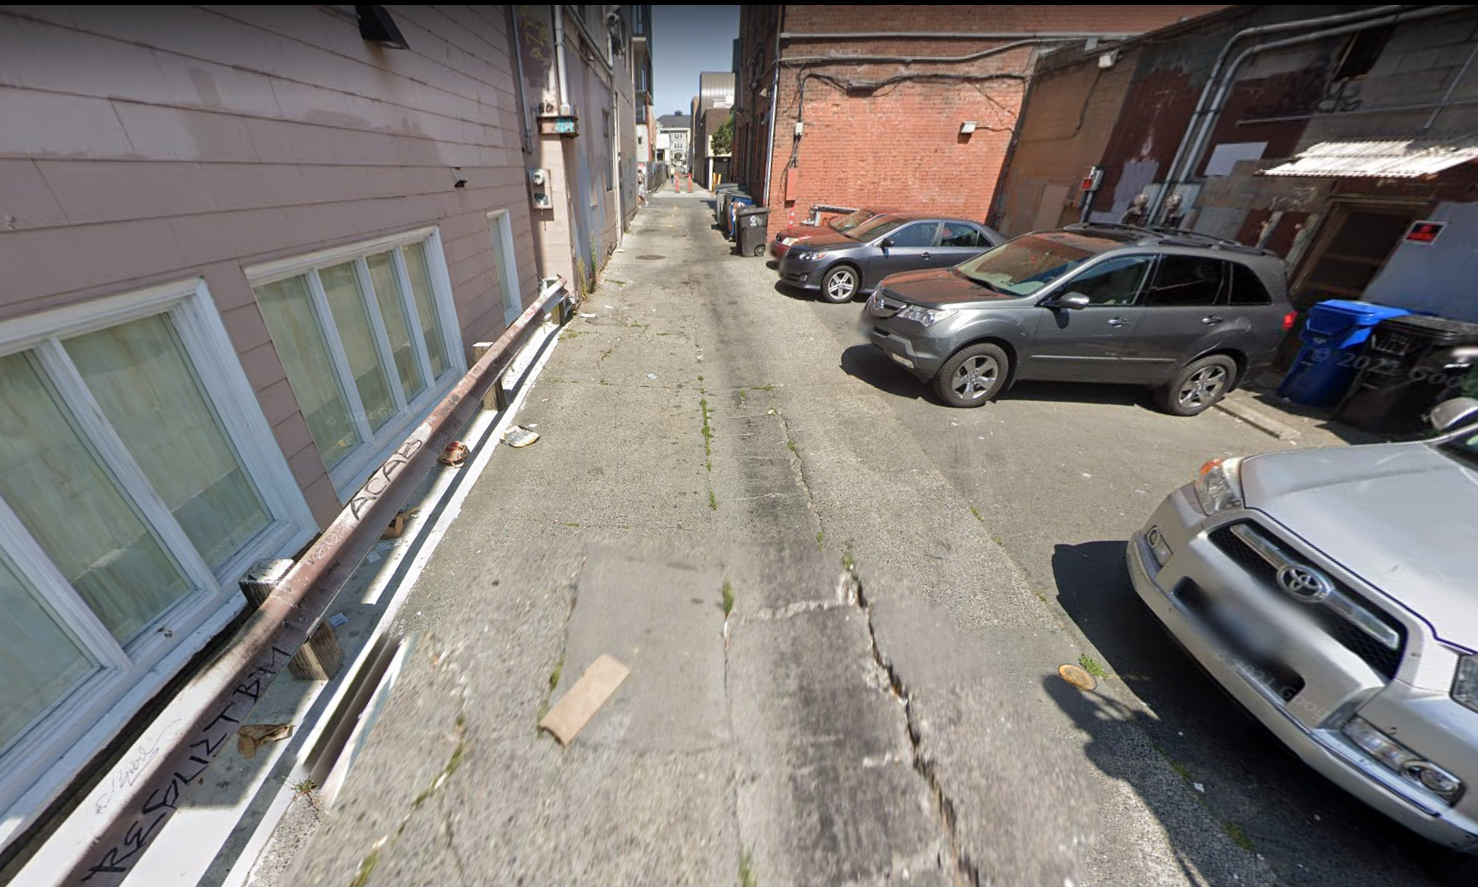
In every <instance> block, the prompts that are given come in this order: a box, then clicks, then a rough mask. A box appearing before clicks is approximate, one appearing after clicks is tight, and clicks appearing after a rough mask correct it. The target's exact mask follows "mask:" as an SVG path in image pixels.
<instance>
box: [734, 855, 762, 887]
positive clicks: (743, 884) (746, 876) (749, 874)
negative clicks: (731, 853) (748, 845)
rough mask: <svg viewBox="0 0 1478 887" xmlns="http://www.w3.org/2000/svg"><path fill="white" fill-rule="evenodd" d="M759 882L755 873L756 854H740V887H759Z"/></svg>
mask: <svg viewBox="0 0 1478 887" xmlns="http://www.w3.org/2000/svg"><path fill="white" fill-rule="evenodd" d="M759 882H760V881H759V878H758V877H756V876H755V873H754V854H753V853H752V852H751V851H749V850H746V851H744V852H743V853H741V854H739V887H759Z"/></svg>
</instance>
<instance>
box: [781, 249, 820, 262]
mask: <svg viewBox="0 0 1478 887" xmlns="http://www.w3.org/2000/svg"><path fill="white" fill-rule="evenodd" d="M790 255H791V257H792V258H794V259H795V260H796V261H797V262H814V261H816V260H818V259H824V258H826V255H827V254H826V253H798V252H796V251H795V250H791V251H790Z"/></svg>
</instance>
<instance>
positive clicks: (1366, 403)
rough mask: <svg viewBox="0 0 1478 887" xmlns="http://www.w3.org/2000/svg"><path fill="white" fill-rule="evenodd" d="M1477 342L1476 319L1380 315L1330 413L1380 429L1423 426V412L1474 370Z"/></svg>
mask: <svg viewBox="0 0 1478 887" xmlns="http://www.w3.org/2000/svg"><path fill="white" fill-rule="evenodd" d="M1475 346H1478V324H1474V323H1463V322H1461V321H1457V320H1447V319H1446V318H1442V317H1428V316H1426V315H1423V314H1408V315H1406V316H1404V317H1392V318H1390V319H1388V320H1383V321H1381V322H1380V323H1379V324H1378V325H1377V326H1376V328H1375V330H1374V331H1373V332H1372V333H1371V335H1370V341H1368V342H1366V343H1365V350H1364V351H1362V352H1361V353H1360V357H1359V358H1358V359H1357V360H1356V362H1355V364H1356V368H1357V369H1358V370H1359V373H1358V375H1356V376H1355V382H1354V384H1353V385H1351V386H1350V390H1349V392H1348V393H1346V394H1345V396H1344V399H1343V400H1341V401H1340V404H1339V407H1338V408H1336V409H1335V411H1334V418H1335V419H1337V420H1339V421H1341V422H1344V423H1345V424H1346V425H1353V426H1354V427H1356V428H1363V429H1365V430H1366V431H1375V432H1380V433H1388V434H1401V433H1407V432H1417V431H1422V430H1425V428H1426V425H1425V423H1424V422H1423V421H1422V417H1423V415H1424V414H1425V413H1426V412H1427V411H1428V410H1429V409H1431V408H1432V406H1433V405H1434V404H1436V402H1437V401H1439V400H1441V399H1442V398H1443V397H1444V396H1447V395H1448V394H1449V393H1450V392H1451V391H1453V390H1454V389H1456V388H1459V387H1460V386H1461V385H1462V383H1463V381H1464V380H1465V377H1466V376H1467V374H1468V373H1469V372H1471V371H1472V367H1473V364H1474V355H1475Z"/></svg>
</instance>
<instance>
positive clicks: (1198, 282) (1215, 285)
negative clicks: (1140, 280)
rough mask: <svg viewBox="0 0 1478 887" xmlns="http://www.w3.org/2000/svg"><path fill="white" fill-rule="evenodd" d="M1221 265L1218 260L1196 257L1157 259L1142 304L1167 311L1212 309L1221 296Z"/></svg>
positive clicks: (1222, 263)
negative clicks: (1207, 306) (1186, 308)
mask: <svg viewBox="0 0 1478 887" xmlns="http://www.w3.org/2000/svg"><path fill="white" fill-rule="evenodd" d="M1224 265H1225V263H1224V262H1222V261H1221V260H1220V259H1209V258H1202V257H1200V256H1161V257H1160V265H1159V267H1158V268H1156V269H1155V280H1154V283H1152V284H1150V288H1149V290H1148V291H1146V293H1145V300H1144V302H1145V304H1146V305H1151V306H1155V305H1159V306H1169V307H1190V306H1205V305H1215V304H1216V303H1217V300H1218V299H1219V297H1220V296H1221V284H1222V269H1223V267H1224Z"/></svg>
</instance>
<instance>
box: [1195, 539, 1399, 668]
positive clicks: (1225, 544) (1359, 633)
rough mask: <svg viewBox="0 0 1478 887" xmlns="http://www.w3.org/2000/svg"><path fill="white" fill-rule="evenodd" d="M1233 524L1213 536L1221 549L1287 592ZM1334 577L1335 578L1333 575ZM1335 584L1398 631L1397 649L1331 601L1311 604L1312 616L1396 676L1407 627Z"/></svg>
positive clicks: (1362, 656)
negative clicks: (1235, 531)
mask: <svg viewBox="0 0 1478 887" xmlns="http://www.w3.org/2000/svg"><path fill="white" fill-rule="evenodd" d="M1232 526H1233V525H1228V526H1225V527H1221V528H1219V529H1217V530H1215V531H1213V532H1212V533H1211V534H1210V539H1211V541H1212V543H1213V544H1215V545H1216V547H1217V548H1219V549H1221V551H1222V552H1223V553H1224V554H1226V555H1227V556H1228V557H1230V558H1231V559H1232V560H1234V561H1236V562H1237V564H1238V565H1240V566H1241V567H1242V568H1243V569H1245V570H1247V572H1249V573H1251V574H1253V575H1254V576H1257V577H1258V578H1259V579H1261V580H1262V581H1263V586H1264V587H1265V588H1266V589H1267V590H1268V593H1270V594H1283V592H1282V590H1281V589H1280V588H1279V586H1278V582H1277V578H1278V570H1277V568H1276V567H1274V566H1273V565H1272V564H1270V563H1268V562H1267V560H1266V559H1264V558H1263V557H1262V556H1261V555H1259V554H1258V553H1257V552H1256V551H1254V550H1253V549H1252V548H1251V547H1249V546H1248V544H1247V543H1246V542H1244V541H1243V540H1242V539H1240V538H1238V536H1237V535H1236V534H1235V533H1233V532H1232ZM1255 529H1256V530H1257V532H1258V533H1260V534H1262V535H1263V536H1265V537H1267V538H1268V539H1269V541H1271V542H1273V543H1274V544H1275V545H1279V547H1280V548H1281V549H1282V550H1283V551H1284V552H1286V553H1288V554H1289V557H1290V558H1291V559H1293V560H1299V558H1298V557H1297V556H1296V555H1293V554H1292V551H1293V549H1291V548H1290V547H1289V546H1287V545H1282V544H1280V543H1279V542H1278V540H1277V539H1276V538H1274V537H1272V536H1269V535H1268V533H1267V532H1266V531H1265V530H1263V529H1261V528H1255ZM1331 578H1333V577H1331ZM1334 582H1335V586H1336V588H1337V590H1338V591H1339V593H1340V594H1341V595H1342V596H1343V597H1344V598H1345V599H1346V600H1348V601H1349V602H1350V603H1352V604H1354V605H1355V606H1356V607H1358V608H1359V609H1361V610H1363V611H1364V612H1365V613H1366V614H1368V615H1369V616H1371V617H1374V619H1375V620H1377V621H1378V622H1380V623H1381V624H1383V625H1385V626H1386V627H1387V628H1389V629H1390V630H1392V631H1393V632H1395V634H1396V637H1397V638H1398V641H1397V644H1396V647H1395V649H1392V648H1390V647H1388V646H1386V645H1385V644H1383V643H1381V642H1380V641H1378V640H1376V639H1375V638H1374V637H1372V636H1371V635H1370V634H1369V633H1368V632H1366V631H1365V630H1364V629H1362V628H1360V626H1358V625H1357V624H1355V623H1354V622H1351V621H1350V620H1349V619H1347V618H1346V617H1345V616H1344V615H1343V614H1341V613H1339V612H1337V611H1336V610H1334V609H1331V608H1330V607H1329V606H1328V605H1327V604H1311V605H1309V607H1308V608H1307V612H1308V614H1309V616H1310V617H1312V618H1313V620H1314V621H1315V622H1316V623H1317V624H1318V625H1319V627H1320V628H1321V629H1323V630H1324V632H1325V634H1328V635H1329V636H1330V637H1332V638H1334V640H1335V641H1336V642H1338V643H1339V645H1340V646H1342V647H1344V648H1345V649H1346V650H1349V651H1350V652H1351V653H1354V654H1355V655H1356V656H1359V657H1360V659H1361V660H1362V661H1364V662H1365V664H1367V665H1369V666H1370V667H1371V668H1373V669H1375V671H1376V672H1378V673H1380V674H1381V675H1383V676H1385V678H1386V679H1387V680H1390V679H1391V678H1394V677H1395V676H1396V670H1397V669H1398V668H1399V667H1400V665H1401V654H1402V652H1403V651H1404V650H1405V649H1406V627H1405V626H1403V625H1402V624H1401V623H1400V622H1398V621H1396V620H1395V619H1393V618H1392V617H1391V616H1389V615H1388V614H1386V613H1385V611H1383V610H1381V609H1380V608H1379V607H1377V606H1375V605H1374V604H1372V603H1371V602H1370V601H1369V600H1367V599H1366V598H1365V597H1363V596H1362V595H1360V594H1359V593H1358V592H1356V591H1355V590H1354V589H1353V588H1350V587H1349V586H1348V585H1346V584H1345V583H1343V582H1340V581H1339V580H1337V579H1335V580H1334Z"/></svg>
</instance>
